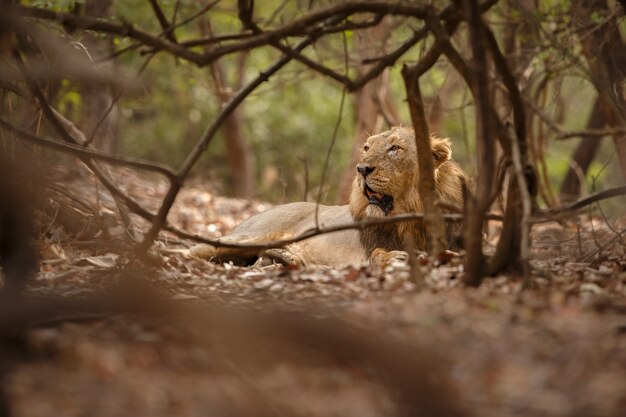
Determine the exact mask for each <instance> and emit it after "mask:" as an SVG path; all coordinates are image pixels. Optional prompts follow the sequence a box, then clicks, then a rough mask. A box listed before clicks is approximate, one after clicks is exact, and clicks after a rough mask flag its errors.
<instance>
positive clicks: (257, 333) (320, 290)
mask: <svg viewBox="0 0 626 417" xmlns="http://www.w3.org/2000/svg"><path fill="white" fill-rule="evenodd" d="M119 181H120V184H121V185H122V186H123V187H124V188H125V189H126V190H127V191H128V192H129V193H130V194H132V195H135V196H136V197H137V198H138V199H140V200H141V201H142V202H145V203H146V207H147V208H149V209H150V210H156V209H157V208H158V203H159V197H160V196H162V195H163V192H164V190H165V188H164V187H165V184H164V183H162V182H160V181H155V180H152V179H146V178H139V177H134V176H131V175H126V176H124V175H122V176H120V178H119ZM80 187H82V185H76V186H75V188H74V189H73V191H74V192H75V193H76V194H77V195H81V196H82V197H83V198H84V196H85V195H89V192H88V191H86V190H84V189H81V188H80ZM69 189H70V190H71V187H70V188H69ZM91 193H93V196H91V197H90V198H91V199H92V200H94V201H95V202H94V203H93V204H98V205H99V206H101V212H103V213H113V212H114V206H113V205H112V202H111V201H107V199H106V197H105V196H104V195H102V196H99V195H97V194H96V192H95V191H91ZM268 207H269V205H268V204H264V203H261V202H256V201H252V202H250V201H242V200H233V199H226V198H221V197H218V196H216V195H215V194H213V193H212V192H211V191H210V189H208V188H206V187H203V186H201V185H199V184H193V183H192V184H190V185H189V186H187V187H186V188H185V189H184V190H183V191H182V193H181V194H180V195H179V197H178V199H177V202H176V205H175V207H174V210H173V212H172V213H171V215H170V221H172V223H174V224H176V225H178V226H179V227H181V228H185V229H186V230H188V231H191V232H194V233H201V234H204V235H207V236H220V235H222V234H224V233H226V232H227V231H228V230H230V229H232V227H234V226H235V225H236V224H237V223H238V222H240V221H241V220H242V219H244V218H246V217H248V216H249V215H251V214H253V213H256V212H259V211H262V210H264V209H267V208H268ZM617 225H619V222H618V223H617ZM609 226H611V227H609ZM614 227H615V225H613V224H611V225H607V223H606V222H605V221H604V220H603V219H601V218H595V217H594V218H591V217H589V216H587V215H583V216H581V217H580V218H578V219H573V221H571V222H565V223H563V224H557V223H548V224H545V225H539V226H536V227H535V228H534V230H533V248H532V250H533V261H532V271H533V287H532V288H531V289H529V290H526V291H524V292H520V289H521V277H519V276H513V275H506V276H504V275H503V276H498V277H494V278H490V279H488V280H486V281H485V282H484V284H483V285H482V286H481V287H480V288H478V289H470V288H464V287H463V286H462V284H461V277H462V274H463V269H462V260H461V259H453V260H452V262H451V263H450V264H448V265H443V266H440V267H437V268H434V267H432V266H425V267H424V272H425V274H426V282H427V285H426V288H425V289H422V290H420V291H417V290H416V288H415V285H414V284H413V283H412V282H411V280H410V272H409V269H408V267H407V266H406V265H403V264H396V265H393V266H391V267H389V268H388V269H386V270H385V271H372V270H370V269H369V268H360V269H357V268H345V269H340V270H337V269H328V268H312V269H305V270H286V269H283V268H282V267H278V266H269V267H265V268H240V267H234V266H231V265H214V264H210V263H207V262H205V261H202V260H198V259H192V258H190V257H189V256H188V255H187V254H186V252H185V250H186V248H188V247H189V246H190V245H191V244H192V242H189V241H185V240H181V239H179V238H176V237H175V236H173V235H171V234H163V235H162V237H161V238H160V239H159V241H158V243H157V247H156V250H155V254H154V265H152V266H151V267H150V268H149V269H146V271H147V272H146V274H145V275H146V276H143V277H141V278H143V279H147V280H148V281H149V282H150V285H151V286H152V287H153V288H155V289H156V290H157V291H158V292H159V293H160V294H165V298H166V299H167V300H169V301H171V302H172V303H176V304H180V305H183V306H191V307H193V308H198V309H197V310H193V311H196V312H203V311H209V310H205V308H208V307H210V308H212V309H213V310H211V311H218V312H219V311H220V309H223V311H224V312H227V314H225V315H224V316H220V315H219V313H218V314H217V315H215V316H213V318H212V320H213V322H212V323H213V324H209V325H204V324H203V325H202V326H204V327H202V326H200V327H198V326H196V327H193V326H191V327H190V326H189V325H188V324H189V323H188V322H187V321H185V319H176V318H175V317H174V318H173V319H172V320H156V319H154V318H149V317H142V316H141V315H122V314H116V315H111V316H104V317H89V316H86V317H78V318H68V319H65V320H64V319H58V320H57V319H54V320H53V319H51V320H50V321H49V322H47V323H43V324H37V325H34V326H33V327H31V328H30V329H29V330H28V331H27V332H26V333H25V334H24V335H22V338H21V339H20V345H19V349H18V350H19V354H18V355H14V356H13V357H12V359H11V360H6V359H5V361H4V363H5V366H4V367H3V368H4V369H3V375H4V377H3V383H4V395H5V400H4V401H5V402H6V407H5V408H6V409H7V411H8V413H9V414H10V415H14V416H42V415H64V416H86V415H89V416H119V415H136V416H205V415H215V416H222V415H223V416H231V415H232V416H241V415H284V416H347V415H358V416H388V415H389V416H391V415H398V414H402V413H405V414H407V415H411V413H410V412H408V411H407V408H406V407H405V406H406V402H407V401H410V402H414V403H417V404H418V405H419V404H420V403H422V402H423V403H424V404H430V403H433V404H435V403H436V404H435V405H434V406H433V407H435V408H432V409H437V408H436V407H438V406H441V407H442V408H440V409H441V410H452V411H450V413H451V414H449V415H474V416H494V417H495V416H498V417H506V416H615V417H617V416H624V415H626V272H624V271H626V257H625V256H624V242H623V241H622V240H621V239H620V238H619V237H616V234H615V232H614V231H612V230H611V228H614ZM43 228H44V229H47V230H45V233H42V235H41V237H40V240H39V242H38V243H39V248H40V250H41V253H42V259H41V267H40V270H39V272H38V274H37V276H36V277H35V279H34V280H33V282H32V283H31V285H30V286H29V288H28V290H27V295H28V296H29V297H48V296H55V297H59V296H60V297H63V298H81V297H86V296H88V295H89V294H92V293H94V292H95V291H97V290H99V289H102V288H106V287H108V286H110V285H112V284H113V283H114V282H115V281H118V280H119V277H120V276H121V275H120V271H121V270H123V269H124V267H125V266H127V265H129V264H131V263H132V259H131V257H130V256H129V255H128V254H127V253H124V252H123V251H119V250H115V249H114V248H108V249H107V248H106V247H105V248H103V247H102V245H99V244H97V242H96V241H95V240H93V239H92V240H91V241H86V240H79V239H76V238H75V237H73V236H71V235H70V234H68V233H67V231H66V230H65V229H64V228H63V227H62V226H56V225H53V223H50V224H49V225H47V226H46V225H43ZM618 229H619V227H618ZM620 230H621V229H620ZM123 233H125V231H124V230H123V229H122V228H120V227H119V225H115V224H114V225H112V226H111V228H110V230H109V236H108V237H106V239H108V240H110V241H114V240H115V238H116V236H118V237H119V236H120V234H123ZM490 243H491V241H490ZM138 301H139V300H138ZM235 307H236V308H238V309H239V310H240V311H242V312H243V314H244V315H243V317H244V318H245V317H254V315H255V313H254V312H255V311H262V310H264V309H266V310H267V309H273V308H277V309H278V310H277V311H279V312H281V314H284V315H287V316H289V315H291V314H293V317H300V316H303V317H304V316H305V317H308V318H307V319H305V320H304V321H303V322H302V323H303V327H302V329H300V330H298V331H302V332H304V333H303V334H305V335H306V332H307V331H308V330H307V329H308V327H307V326H312V324H311V323H315V322H316V321H317V320H319V322H320V323H326V324H328V325H329V326H333V324H332V323H335V322H336V323H340V324H338V325H337V326H339V327H337V328H340V329H343V327H340V326H347V327H346V328H347V329H348V333H349V332H350V331H351V330H350V329H351V328H354V329H355V331H356V333H355V334H356V336H355V339H353V340H356V341H357V342H358V343H352V344H351V343H350V339H349V338H346V340H347V341H343V342H341V343H343V345H341V343H339V342H337V340H339V339H341V338H342V335H334V336H333V331H334V330H336V329H324V328H323V327H322V331H321V332H319V329H317V330H316V331H318V334H316V336H315V338H314V340H315V341H316V343H313V344H310V343H309V344H307V343H304V342H303V343H300V344H299V343H295V342H293V341H287V340H288V339H289V340H290V336H289V335H287V336H281V335H280V334H279V335H278V336H276V333H275V332H272V331H265V330H263V329H260V328H257V327H256V326H257V324H256V321H254V320H251V321H250V323H253V324H251V325H248V326H246V325H245V324H242V323H241V321H239V322H238V321H236V320H235V321H234V322H233V323H231V322H230V321H229V320H230V319H231V318H232V317H231V315H230V313H229V312H230V311H231V309H232V308H235ZM203 314H204V313H198V315H203ZM207 314H208V313H207ZM246 315H247V316H246ZM220 317H224V319H223V320H222V319H220ZM196 318H197V319H198V320H200V321H201V320H202V319H204V317H196ZM192 321H193V320H192ZM244 322H245V319H244ZM216 323H217V324H216ZM220 324H221V325H220ZM259 326H262V324H259ZM285 328H286V327H284V328H283V330H284V329H285ZM325 330H326V331H328V334H327V336H325V333H324V331H325ZM320 335H321V336H320ZM240 336H243V337H240ZM325 337H327V338H328V344H327V345H325V340H326V339H325ZM333 338H334V339H333ZM337 338H339V339H337ZM331 339H332V340H331ZM333 340H334V341H333ZM5 345H6V343H5ZM340 345H341V346H340ZM338 346H339V347H338ZM381 346H384V349H383V350H381V349H382V348H381ZM398 346H401V347H402V349H405V348H406V347H407V346H408V347H409V348H412V347H413V346H414V347H415V358H414V359H415V360H416V361H417V362H416V363H413V361H412V359H411V355H408V356H402V355H400V354H398V356H397V357H396V358H381V357H380V356H381V355H382V354H381V353H380V352H383V354H384V355H389V356H393V355H394V353H393V352H396V349H399V350H397V351H398V352H400V351H403V350H402V349H400V348H397V347H398ZM356 348H358V349H360V352H361V353H359V354H358V355H357V353H354V354H352V353H351V352H352V351H353V350H354V352H356V350H355V349H356ZM338 349H341V350H343V351H342V352H341V355H339V354H336V353H337V352H336V350H338ZM5 350H7V348H6V347H5ZM368 355H369V356H368ZM5 356H6V355H5ZM364 357H365V359H363V358H364ZM407 357H408V358H409V359H408V360H407V359H405V358H407ZM368 358H369V359H368ZM388 359H389V360H388ZM405 360H406V362H407V363H406V369H405V371H407V372H403V365H402V361H405ZM393 361H395V362H401V363H400V365H399V366H398V365H397V364H395V362H393ZM389 364H392V365H389ZM390 367H391V368H393V369H391V368H390ZM409 370H410V371H411V372H408V371H409ZM407 374H408V377H406V375H407ZM433 380H436V383H432V381H433ZM431 383H432V384H431ZM429 384H431V385H429ZM433 384H434V385H433ZM406 386H408V388H407V387H406ZM433 386H435V387H439V386H441V387H444V388H441V389H440V390H439V389H436V390H435V391H433V390H432V389H430V388H432V387H433ZM429 387H430V388H429ZM429 389H430V391H429ZM406 392H410V393H412V394H410V395H408V396H407V395H406ZM411 395H414V396H413V397H411ZM425 407H426V406H425ZM424 409H427V408H424ZM443 413H444V411H442V414H441V415H444V414H443ZM413 415H416V414H413ZM423 415H426V414H423ZM430 415H433V414H430Z"/></svg>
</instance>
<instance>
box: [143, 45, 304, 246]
mask: <svg viewBox="0 0 626 417" xmlns="http://www.w3.org/2000/svg"><path fill="white" fill-rule="evenodd" d="M313 41H314V38H313V37H309V38H307V39H305V40H303V41H302V42H300V44H298V45H297V46H296V47H295V48H294V49H295V50H296V51H301V50H303V49H304V48H306V47H307V46H309V45H310V44H311V43H313ZM289 61H291V58H290V57H288V56H283V57H282V58H280V59H279V60H278V61H277V62H275V63H274V64H273V65H272V66H270V67H269V68H268V69H266V70H265V71H263V72H261V74H259V76H258V77H257V78H256V79H254V80H252V81H251V82H250V83H249V84H248V85H246V86H245V87H244V88H242V89H241V90H240V91H239V92H238V93H237V94H236V95H234V96H233V97H232V98H231V99H230V100H229V101H228V103H226V104H225V105H224V107H223V108H222V110H221V111H220V113H219V114H218V116H217V117H216V118H215V119H214V120H213V122H212V123H211V124H210V125H209V126H208V127H207V130H206V131H205V132H204V134H203V135H202V137H201V138H200V139H199V140H198V141H197V142H196V145H195V146H194V147H193V149H192V150H191V152H190V153H189V155H187V158H186V159H185V162H184V163H183V165H182V167H181V168H180V170H179V171H178V173H177V179H178V180H177V181H173V182H172V183H171V184H170V189H169V190H168V192H167V194H166V195H165V198H164V199H163V202H162V203H161V207H160V208H159V212H158V213H157V215H156V217H155V218H154V222H153V223H152V227H151V228H150V230H149V231H148V232H147V233H146V236H145V238H144V240H143V242H142V243H141V244H140V245H139V247H138V248H137V249H138V252H139V254H141V253H145V251H147V250H148V249H149V248H150V246H151V245H152V242H153V241H154V239H155V238H156V236H157V234H158V233H159V230H160V229H161V227H163V224H164V223H165V221H166V218H167V214H168V213H169V210H170V208H171V207H172V205H173V204H174V200H175V199H176V196H177V195H178V191H180V188H181V187H182V183H183V181H184V179H185V178H186V177H187V175H188V174H189V172H190V171H191V168H192V167H193V166H194V164H195V163H196V162H197V161H198V158H200V156H201V155H202V153H203V152H204V151H205V150H206V149H207V148H208V146H209V144H210V143H211V141H212V140H213V137H214V136H215V133H216V132H217V130H218V129H219V128H220V126H221V125H222V123H223V122H224V120H226V118H227V117H228V116H230V114H231V113H232V112H233V111H234V110H235V109H236V108H237V107H238V106H239V105H240V104H241V103H242V102H243V100H244V99H245V98H246V97H247V96H249V95H250V94H251V93H252V92H253V91H254V90H255V89H256V88H257V87H258V86H259V85H261V84H263V83H264V82H265V81H267V80H268V79H269V77H271V76H272V75H273V74H274V73H276V72H277V71H278V70H279V69H281V68H282V67H283V66H285V65H286V64H287V63H288V62H289Z"/></svg>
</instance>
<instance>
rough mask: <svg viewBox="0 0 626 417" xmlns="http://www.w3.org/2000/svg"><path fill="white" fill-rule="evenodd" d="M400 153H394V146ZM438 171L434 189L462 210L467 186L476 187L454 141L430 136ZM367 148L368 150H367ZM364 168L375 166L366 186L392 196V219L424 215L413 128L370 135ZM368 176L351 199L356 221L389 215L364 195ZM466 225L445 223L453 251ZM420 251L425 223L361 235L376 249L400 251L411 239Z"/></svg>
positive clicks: (360, 180)
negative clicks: (454, 152) (455, 158)
mask: <svg viewBox="0 0 626 417" xmlns="http://www.w3.org/2000/svg"><path fill="white" fill-rule="evenodd" d="M394 145H396V146H398V147H399V149H398V150H396V151H392V152H390V149H391V148H392V146H394ZM431 146H432V149H433V159H434V167H435V172H434V176H435V186H436V189H437V194H438V196H439V199H440V201H441V202H443V203H447V204H451V205H455V206H457V207H462V205H463V185H462V184H463V183H464V182H465V184H467V185H468V186H471V180H470V179H469V177H468V176H467V175H466V174H465V173H464V172H463V170H462V169H461V168H460V167H459V166H458V165H457V164H456V163H455V162H453V161H451V160H450V157H451V156H452V149H451V147H450V140H449V139H443V138H437V137H434V136H433V137H431ZM366 149H367V150H366ZM359 164H366V165H368V166H371V167H374V168H375V169H374V171H373V172H372V173H371V174H370V175H368V177H367V183H368V185H369V186H370V187H371V188H373V189H374V190H375V191H378V192H382V193H384V194H388V195H391V196H393V198H394V208H393V210H392V211H391V212H390V213H389V214H388V215H396V214H403V213H420V212H423V207H422V202H421V199H420V195H419V191H418V181H419V170H418V165H417V148H416V146H415V136H414V133H413V129H409V128H405V127H400V126H397V127H394V128H393V129H391V130H388V131H386V132H383V133H380V134H378V135H375V136H370V137H369V138H368V139H367V141H366V142H365V145H364V147H363V150H362V151H361V157H360V158H359ZM364 181H365V180H364V178H363V176H361V175H357V176H356V177H355V179H354V184H353V187H352V193H351V195H350V212H351V213H352V216H353V218H354V219H355V220H363V219H366V218H371V217H382V216H384V215H385V214H384V213H383V211H382V210H380V209H379V208H378V207H377V206H374V205H371V204H369V200H368V199H367V198H366V197H365V196H364V195H363V187H364V184H363V182H364ZM461 228H462V225H461V224H460V223H459V222H450V221H448V222H446V229H447V232H448V240H449V241H450V248H451V249H457V248H458V245H457V241H458V236H457V235H458V234H459V233H460V231H461ZM411 235H412V238H413V241H414V242H415V245H416V246H417V248H418V249H419V250H425V249H426V241H427V240H426V230H425V227H424V224H423V222H421V221H417V222H410V223H397V224H392V225H385V226H379V227H377V228H373V229H371V230H370V232H365V233H363V234H362V238H361V240H362V243H363V245H364V246H365V247H366V248H368V249H370V250H373V249H375V248H379V247H382V248H385V249H387V250H400V249H401V248H402V247H404V244H405V242H407V238H409V237H411Z"/></svg>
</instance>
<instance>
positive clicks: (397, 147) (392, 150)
mask: <svg viewBox="0 0 626 417" xmlns="http://www.w3.org/2000/svg"><path fill="white" fill-rule="evenodd" d="M398 149H400V147H399V146H398V145H392V146H391V147H390V148H389V150H388V151H387V152H395V151H397V150H398Z"/></svg>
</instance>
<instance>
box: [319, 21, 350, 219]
mask: <svg viewBox="0 0 626 417" xmlns="http://www.w3.org/2000/svg"><path fill="white" fill-rule="evenodd" d="M343 54H344V55H343V56H344V71H345V72H346V75H347V74H348V71H349V67H348V65H349V64H348V40H347V39H346V34H345V33H344V34H343ZM345 102H346V89H345V88H344V89H343V90H342V91H341V100H340V102H339V114H338V115H337V120H336V121H335V128H334V129H333V136H332V138H331V140H330V145H329V146H328V151H327V152H326V158H325V159H324V167H323V168H322V178H321V179H320V185H319V191H318V193H317V199H316V201H315V228H316V229H319V227H320V223H319V211H320V201H321V200H322V192H323V191H324V184H325V183H326V175H327V174H328V165H329V163H330V155H331V154H332V152H333V148H334V147H335V142H336V141H337V133H338V132H339V126H341V120H342V117H343V107H344V104H345Z"/></svg>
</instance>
